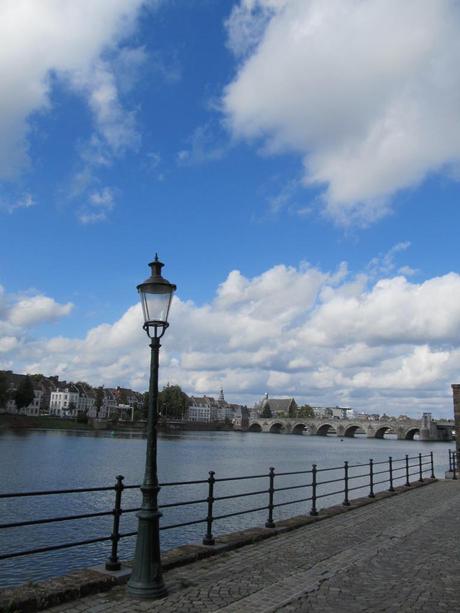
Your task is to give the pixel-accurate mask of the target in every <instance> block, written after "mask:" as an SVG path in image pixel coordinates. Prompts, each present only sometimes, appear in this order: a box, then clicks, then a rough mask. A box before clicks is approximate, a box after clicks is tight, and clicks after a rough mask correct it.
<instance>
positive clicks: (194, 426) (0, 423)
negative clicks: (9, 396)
mask: <svg viewBox="0 0 460 613" xmlns="http://www.w3.org/2000/svg"><path fill="white" fill-rule="evenodd" d="M145 428H146V422H145V421H138V422H134V423H131V422H111V421H107V422H101V421H95V420H89V421H88V422H87V423H85V422H84V421H78V420H76V419H65V418H61V417H54V416H52V415H40V416H37V417H32V416H30V417H29V416H28V415H10V414H7V413H2V414H0V431H2V430H22V429H28V430H72V431H77V430H84V431H87V432H97V431H101V430H102V431H112V432H119V433H123V432H127V433H131V432H138V433H139V434H142V433H143V432H144V431H145ZM158 430H159V431H160V432H175V431H186V432H190V431H191V432H226V431H232V430H233V427H232V426H231V425H229V424H221V423H198V422H187V421H182V422H178V421H171V422H169V421H167V420H160V421H159V423H158Z"/></svg>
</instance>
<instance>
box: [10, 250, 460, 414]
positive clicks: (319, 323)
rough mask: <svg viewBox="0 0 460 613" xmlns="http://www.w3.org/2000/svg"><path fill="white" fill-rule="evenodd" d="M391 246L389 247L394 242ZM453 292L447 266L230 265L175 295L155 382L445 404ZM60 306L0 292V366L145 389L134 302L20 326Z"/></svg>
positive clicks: (365, 402) (392, 405) (243, 392)
mask: <svg viewBox="0 0 460 613" xmlns="http://www.w3.org/2000/svg"><path fill="white" fill-rule="evenodd" d="M391 253H393V257H394V258H396V254H397V253H399V254H401V253H402V247H399V248H398V246H396V247H395V249H394V250H392V251H391ZM394 269H395V270H396V269H397V266H396V263H394ZM374 274H375V273H373V275H374ZM394 275H396V276H394ZM459 300H460V275H458V274H456V273H448V274H445V275H442V276H439V277H434V278H431V279H426V280H425V281H422V282H419V283H415V282H413V281H410V280H408V279H407V278H405V277H403V276H401V275H400V274H399V273H392V272H388V271H387V272H386V273H383V272H381V276H380V278H378V279H376V278H374V276H370V275H369V274H367V273H358V274H352V273H350V272H349V271H348V269H347V266H346V265H345V264H341V265H340V266H339V267H338V268H337V269H336V270H333V271H322V270H319V269H317V268H314V267H311V266H309V265H308V264H305V263H302V264H300V265H299V266H298V267H288V266H284V265H278V266H275V267H273V268H271V269H269V270H267V271H265V272H263V273H262V274H260V275H258V276H255V277H253V278H248V277H246V276H244V275H243V274H242V272H241V271H237V270H234V271H232V272H231V273H230V274H229V275H228V276H227V278H226V279H225V280H224V281H223V282H222V283H221V284H220V285H219V286H218V287H217V288H216V293H215V296H214V299H213V300H212V301H211V302H209V303H206V304H202V305H197V304H194V303H193V302H191V301H184V300H182V299H181V298H180V297H177V296H176V297H175V299H174V301H173V305H172V309H171V316H170V320H171V326H170V328H169V329H168V332H167V334H166V335H165V337H164V338H163V340H162V345H163V348H162V351H161V379H162V383H166V382H168V381H169V382H171V383H179V384H180V385H181V386H182V387H183V388H184V389H185V390H186V391H187V392H188V393H198V394H204V393H206V394H216V393H217V390H219V389H220V386H223V387H224V390H225V392H226V395H227V396H228V397H229V398H230V399H233V400H235V401H241V402H246V403H248V404H252V403H253V402H254V401H255V400H256V399H258V398H260V396H261V395H262V394H263V393H265V392H269V394H270V395H272V396H277V395H281V396H288V395H293V396H295V397H296V398H297V400H298V401H300V402H303V401H307V402H309V403H311V404H313V405H331V404H342V405H348V406H354V407H355V408H360V409H365V410H369V411H373V412H374V411H376V412H383V411H386V412H387V413H391V414H399V413H407V414H412V415H418V414H419V413H420V412H421V411H423V410H432V411H433V412H434V413H435V414H438V415H445V416H450V415H451V397H450V384H451V383H453V382H455V381H457V377H458V372H459V371H460V315H459V311H458V303H459ZM70 309H71V305H70V304H67V305H60V304H58V303H56V302H55V301H53V300H52V299H51V298H47V297H44V296H40V295H34V296H30V297H27V296H23V297H20V298H19V297H16V298H15V299H14V300H13V299H12V298H11V297H8V296H7V295H6V294H5V292H4V293H3V298H2V300H0V368H1V367H4V368H6V367H9V368H11V367H13V368H14V369H16V370H18V371H28V372H43V373H45V374H57V375H59V376H60V377H61V378H63V379H67V380H69V379H80V380H81V379H83V380H88V381H89V382H90V383H92V384H95V385H99V384H102V383H103V384H105V385H128V386H131V387H134V388H135V389H139V390H143V389H146V388H147V384H148V382H147V376H148V372H149V369H148V360H149V351H148V343H147V338H146V337H145V334H144V332H143V331H142V325H141V324H142V314H141V309H140V306H139V305H134V306H132V307H131V308H129V309H128V310H127V311H126V312H125V313H124V314H123V315H122V316H121V317H120V319H119V320H118V321H116V322H114V323H102V324H100V325H99V326H96V327H94V328H92V329H90V330H89V331H88V333H87V334H86V335H85V336H84V337H82V338H67V337H65V336H62V335H56V336H54V337H52V338H47V339H39V338H34V337H32V336H31V334H30V333H29V332H28V328H29V326H32V325H34V324H36V323H39V322H40V321H45V320H49V319H51V318H53V319H55V318H57V317H61V316H63V315H67V314H68V313H70Z"/></svg>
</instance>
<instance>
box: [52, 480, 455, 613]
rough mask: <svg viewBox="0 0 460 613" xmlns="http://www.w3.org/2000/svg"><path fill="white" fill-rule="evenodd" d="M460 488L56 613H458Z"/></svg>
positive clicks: (383, 503)
mask: <svg viewBox="0 0 460 613" xmlns="http://www.w3.org/2000/svg"><path fill="white" fill-rule="evenodd" d="M459 543H460V481H439V482H436V483H433V484H431V485H428V486H427V487H421V488H418V489H415V490H412V491H408V492H406V493H403V494H400V495H398V496H394V497H391V498H386V499H383V500H379V501H377V502H375V503H374V504H371V505H369V506H365V507H361V508H357V509H354V510H352V511H350V512H348V513H344V514H341V515H336V516H334V517H330V518H328V519H325V520H323V521H321V522H318V523H314V524H312V525H309V526H305V527H302V528H298V529H296V530H293V531H291V532H287V533H284V534H280V535H278V536H276V537H273V538H270V539H267V540H265V541H262V542H260V543H257V544H254V545H248V546H246V547H243V548H241V549H238V550H235V551H232V552H228V553H224V554H222V555H219V556H216V557H214V558H209V559H207V560H204V561H201V562H195V563H193V564H190V565H187V566H184V567H181V568H177V569H174V570H171V571H169V572H167V573H166V574H165V581H166V584H167V586H168V588H169V592H170V593H169V596H168V597H167V598H165V599H163V600H161V601H148V602H146V601H139V600H133V599H130V598H128V596H127V593H126V587H125V586H123V587H116V588H115V589H113V590H111V591H110V592H107V593H104V594H98V595H94V596H89V597H87V598H83V599H81V600H79V601H76V602H73V603H68V604H66V605H60V606H58V607H54V608H52V609H49V611H50V612H52V613H58V612H61V611H65V612H66V613H77V612H78V613H82V612H85V613H86V612H92V613H103V612H105V611H107V612H110V613H121V612H133V613H138V612H139V613H141V612H145V611H161V612H162V613H167V612H171V611H174V612H179V613H186V612H192V611H193V612H196V613H202V612H205V611H206V612H210V611H224V612H226V613H246V612H247V613H254V612H262V611H263V612H267V613H268V612H272V611H282V612H285V613H288V612H289V613H291V612H297V611H299V612H307V611H308V612H310V611H311V612H321V613H328V612H334V613H335V612H337V613H339V612H340V613H355V612H358V611H371V612H373V613H374V612H379V611H386V612H398V613H399V612H401V611H404V612H406V611H407V612H409V611H413V612H417V613H425V612H426V613H437V612H438V611H459V610H460V548H459Z"/></svg>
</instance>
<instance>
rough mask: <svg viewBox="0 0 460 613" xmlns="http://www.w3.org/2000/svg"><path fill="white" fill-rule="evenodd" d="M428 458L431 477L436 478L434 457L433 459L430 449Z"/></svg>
mask: <svg viewBox="0 0 460 613" xmlns="http://www.w3.org/2000/svg"><path fill="white" fill-rule="evenodd" d="M430 459H431V478H432V479H436V475H435V474H434V459H433V452H432V451H430Z"/></svg>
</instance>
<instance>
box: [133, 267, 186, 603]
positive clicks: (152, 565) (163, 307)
mask: <svg viewBox="0 0 460 613" xmlns="http://www.w3.org/2000/svg"><path fill="white" fill-rule="evenodd" d="M149 266H150V267H151V269H152V274H151V276H150V277H149V278H148V279H146V280H145V281H144V282H143V283H141V284H140V285H138V286H137V289H138V292H139V294H140V297H141V304H142V311H143V314H144V326H143V328H144V330H145V331H146V333H147V335H148V337H149V338H150V341H151V342H150V348H151V359H150V385H149V405H148V417H147V452H146V459H145V473H144V481H143V483H142V486H141V492H142V506H141V508H140V510H139V512H138V513H137V517H138V519H139V524H138V531H137V540H136V552H135V555H134V566H133V572H132V574H131V578H130V579H129V582H128V594H130V595H131V596H137V597H138V598H161V597H162V596H165V595H166V593H167V591H166V587H165V584H164V582H163V577H162V574H161V556H160V517H161V513H160V512H159V511H158V492H159V490H160V488H159V486H158V475H157V422H158V361H159V353H160V346H161V345H160V339H161V337H162V336H163V334H164V333H165V332H166V328H167V327H168V325H169V324H168V313H169V307H170V306H171V299H172V295H173V293H174V291H175V289H176V286H175V285H173V284H172V283H170V282H169V281H168V280H167V279H164V278H163V277H162V276H161V269H162V267H163V263H162V262H160V261H159V260H158V256H157V255H155V259H154V261H153V262H150V264H149Z"/></svg>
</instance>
